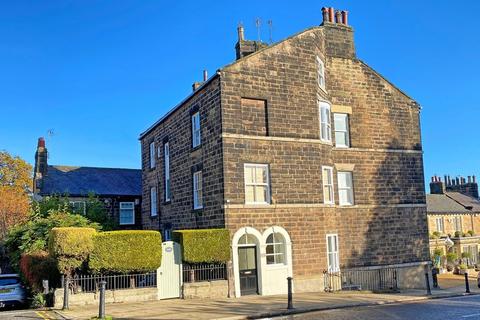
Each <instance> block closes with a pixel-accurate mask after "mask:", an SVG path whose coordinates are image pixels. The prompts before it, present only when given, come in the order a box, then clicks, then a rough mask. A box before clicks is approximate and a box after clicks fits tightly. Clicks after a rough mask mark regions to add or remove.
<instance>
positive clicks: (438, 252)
mask: <svg viewBox="0 0 480 320" xmlns="http://www.w3.org/2000/svg"><path fill="white" fill-rule="evenodd" d="M442 255H443V250H442V249H440V248H435V250H434V251H433V256H434V257H441V256H442Z"/></svg>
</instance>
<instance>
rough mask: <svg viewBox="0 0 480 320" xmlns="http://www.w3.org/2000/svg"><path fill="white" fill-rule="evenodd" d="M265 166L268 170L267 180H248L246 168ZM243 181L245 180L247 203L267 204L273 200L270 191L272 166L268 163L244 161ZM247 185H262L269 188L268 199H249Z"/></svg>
mask: <svg viewBox="0 0 480 320" xmlns="http://www.w3.org/2000/svg"><path fill="white" fill-rule="evenodd" d="M248 167H250V168H265V170H266V176H267V181H266V182H247V177H246V175H245V173H246V170H245V169H246V168H248ZM243 182H244V189H245V204H260V205H266V204H270V202H271V193H270V168H269V165H268V164H263V163H244V165H243ZM247 186H253V187H256V186H262V187H266V188H267V199H266V201H247ZM255 194H256V193H255V192H254V197H255Z"/></svg>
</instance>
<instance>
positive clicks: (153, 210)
mask: <svg viewBox="0 0 480 320" xmlns="http://www.w3.org/2000/svg"><path fill="white" fill-rule="evenodd" d="M157 202H158V201H157V187H150V216H151V217H156V216H157V215H158V210H157V209H158V208H157Z"/></svg>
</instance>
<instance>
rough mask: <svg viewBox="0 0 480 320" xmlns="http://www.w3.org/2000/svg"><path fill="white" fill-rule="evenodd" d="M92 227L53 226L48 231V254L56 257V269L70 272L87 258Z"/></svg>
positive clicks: (91, 243)
mask: <svg viewBox="0 0 480 320" xmlns="http://www.w3.org/2000/svg"><path fill="white" fill-rule="evenodd" d="M96 232H97V231H96V230H95V229H93V228H75V227H66V228H53V229H52V230H51V231H50V241H49V250H50V254H51V255H52V256H53V257H55V259H57V262H58V270H60V272H61V273H63V274H71V273H72V272H73V271H74V270H75V269H78V268H80V267H81V266H82V264H83V263H84V262H85V261H86V260H87V258H88V255H89V254H90V252H92V250H93V236H94V234H95V233H96Z"/></svg>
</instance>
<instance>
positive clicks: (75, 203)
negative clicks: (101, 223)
mask: <svg viewBox="0 0 480 320" xmlns="http://www.w3.org/2000/svg"><path fill="white" fill-rule="evenodd" d="M77 204H82V207H83V210H82V211H83V212H80V214H81V215H84V216H85V215H87V203H86V202H85V201H78V200H77V201H75V200H74V201H70V205H71V206H72V211H75V206H76V205H77ZM73 213H76V214H78V213H77V212H73Z"/></svg>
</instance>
